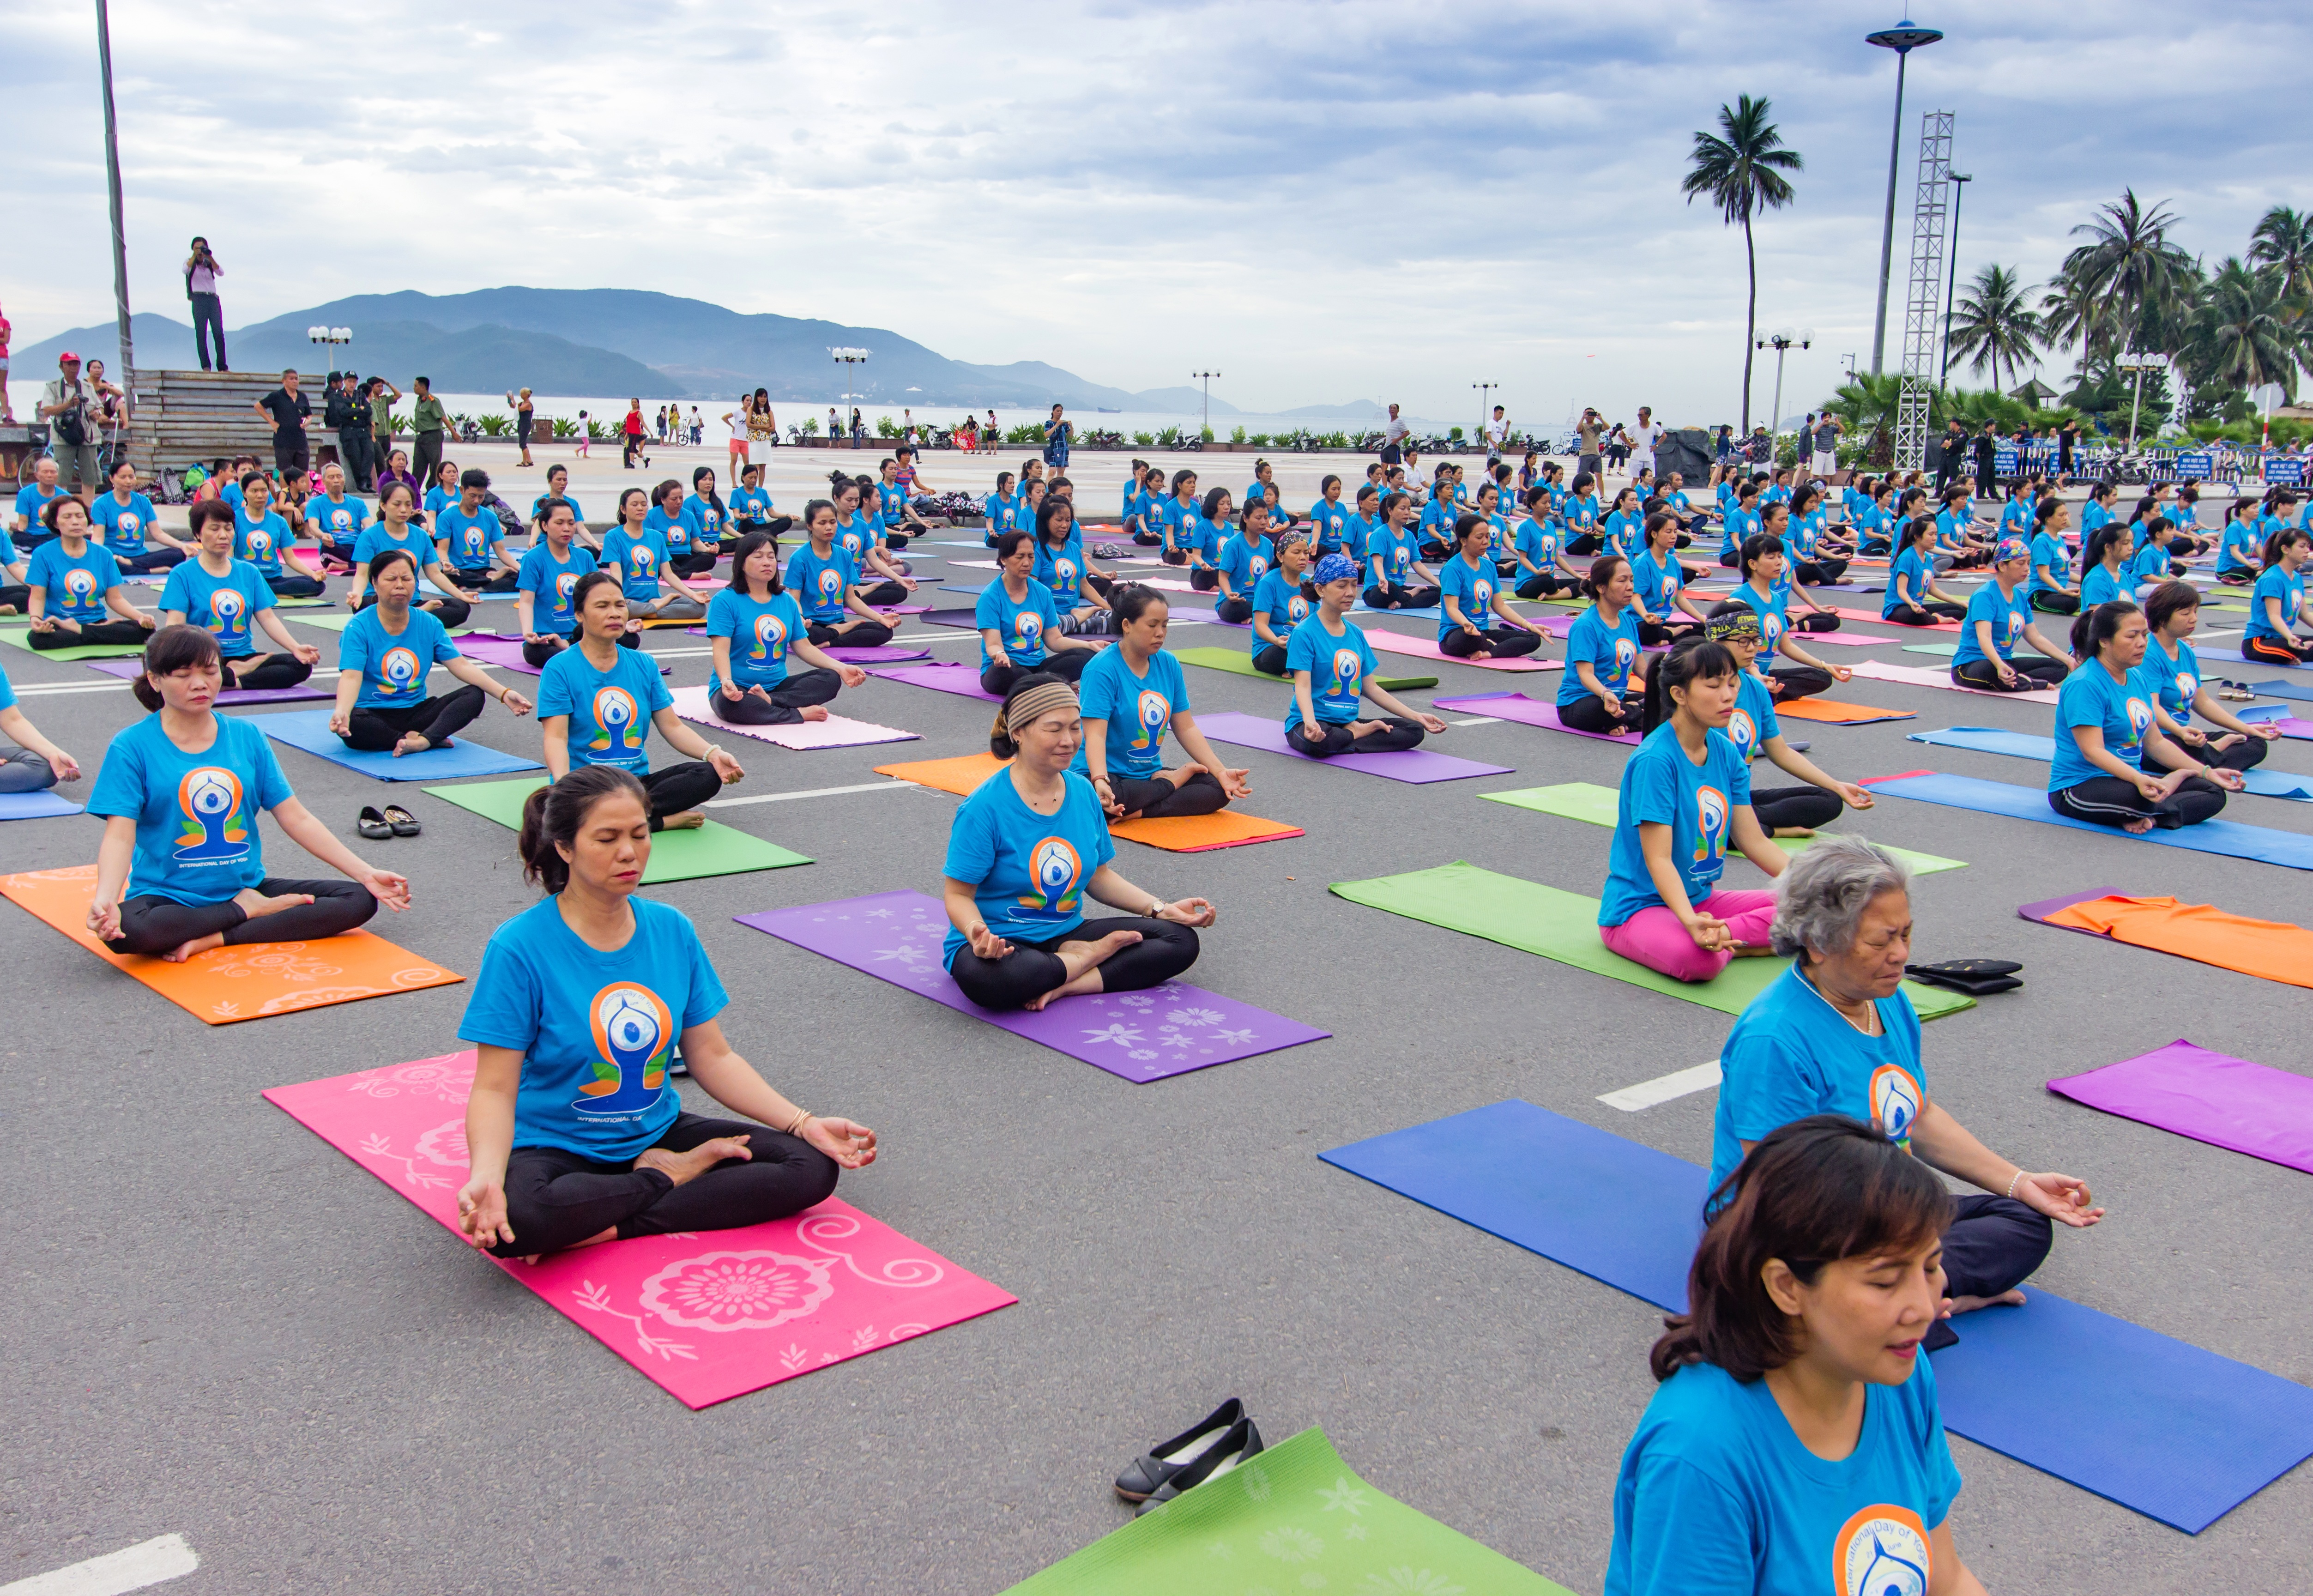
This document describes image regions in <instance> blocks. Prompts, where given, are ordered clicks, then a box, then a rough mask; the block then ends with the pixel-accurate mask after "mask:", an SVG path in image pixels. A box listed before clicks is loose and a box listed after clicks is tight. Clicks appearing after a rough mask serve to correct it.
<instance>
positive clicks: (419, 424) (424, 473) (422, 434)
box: [409, 377, 450, 482]
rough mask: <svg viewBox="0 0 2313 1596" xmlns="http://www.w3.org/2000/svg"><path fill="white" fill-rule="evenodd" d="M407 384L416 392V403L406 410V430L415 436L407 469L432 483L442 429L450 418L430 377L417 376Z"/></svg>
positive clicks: (438, 461)
mask: <svg viewBox="0 0 2313 1596" xmlns="http://www.w3.org/2000/svg"><path fill="white" fill-rule="evenodd" d="M410 386H411V387H412V388H414V389H416V390H417V392H418V402H417V404H416V405H415V406H414V407H412V409H411V410H410V412H409V429H410V430H411V431H412V432H415V433H416V434H417V435H418V447H417V448H416V450H414V451H413V452H412V454H411V458H410V463H409V465H410V471H411V472H413V473H414V474H415V475H416V476H417V478H418V481H421V482H431V481H433V480H434V477H435V473H436V472H439V471H440V470H441V468H442V429H443V428H444V427H447V426H448V425H449V424H450V418H449V415H448V413H447V412H446V411H444V410H443V409H442V401H440V400H438V399H436V398H435V397H434V379H433V378H431V377H418V378H417V379H416V380H415V381H413V382H412V383H411V384H410Z"/></svg>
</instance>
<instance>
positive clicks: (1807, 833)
mask: <svg viewBox="0 0 2313 1596" xmlns="http://www.w3.org/2000/svg"><path fill="white" fill-rule="evenodd" d="M1774 834H1775V835H1776V836H1779V837H1811V836H1813V835H1815V827H1813V826H1811V825H1779V826H1777V827H1776V828H1775V832H1774Z"/></svg>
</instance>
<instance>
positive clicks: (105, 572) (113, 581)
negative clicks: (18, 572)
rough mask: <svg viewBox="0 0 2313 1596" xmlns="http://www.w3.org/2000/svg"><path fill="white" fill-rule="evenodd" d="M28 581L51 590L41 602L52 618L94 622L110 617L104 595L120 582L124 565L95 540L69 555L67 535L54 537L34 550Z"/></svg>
mask: <svg viewBox="0 0 2313 1596" xmlns="http://www.w3.org/2000/svg"><path fill="white" fill-rule="evenodd" d="M24 585H25V586H28V587H43V588H46V589H47V590H48V591H47V592H46V593H45V594H43V595H42V597H41V603H42V607H43V612H44V613H46V614H47V615H48V618H49V619H50V620H52V621H70V622H75V623H77V624H79V625H82V626H93V625H95V624H96V623H97V622H101V621H102V620H104V619H105V617H106V613H107V612H106V608H105V603H104V595H105V594H106V593H107V592H108V591H110V589H112V588H115V587H118V586H120V568H119V566H118V565H116V564H114V563H113V560H112V556H110V554H107V553H106V552H105V551H103V549H101V547H99V546H98V545H97V544H95V543H92V542H86V541H84V542H82V543H81V549H80V552H79V553H78V554H77V555H68V554H66V552H65V541H64V539H62V538H60V537H54V538H50V539H49V540H48V542H45V543H42V544H41V545H40V547H39V548H37V549H35V550H33V551H32V555H31V560H28V561H27V562H26V564H25V568H24Z"/></svg>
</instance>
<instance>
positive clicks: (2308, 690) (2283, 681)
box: [2201, 648, 2313, 704]
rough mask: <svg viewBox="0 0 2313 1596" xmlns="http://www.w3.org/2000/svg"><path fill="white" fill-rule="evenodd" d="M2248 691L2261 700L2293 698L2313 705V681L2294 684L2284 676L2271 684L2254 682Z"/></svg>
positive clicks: (2249, 685) (2204, 651) (2204, 650)
mask: <svg viewBox="0 0 2313 1596" xmlns="http://www.w3.org/2000/svg"><path fill="white" fill-rule="evenodd" d="M2201 652H2202V653H2203V654H2206V653H2207V652H2208V650H2207V649H2206V648H2203V649H2202V650H2201ZM2258 663H2259V664H2263V663H2264V662H2263V661H2261V660H2260V661H2259V662H2258ZM2248 690H2249V691H2250V692H2254V693H2256V695H2257V696H2258V697H2259V698H2293V699H2295V700H2297V701H2299V702H2300V703H2309V704H2313V680H2308V681H2303V682H2292V681H2291V680H2289V679H2288V678H2287V677H2285V676H2283V677H2280V678H2277V679H2276V680H2273V681H2271V682H2252V683H2249V684H2248Z"/></svg>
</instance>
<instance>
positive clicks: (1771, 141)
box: [1679, 94, 1807, 437]
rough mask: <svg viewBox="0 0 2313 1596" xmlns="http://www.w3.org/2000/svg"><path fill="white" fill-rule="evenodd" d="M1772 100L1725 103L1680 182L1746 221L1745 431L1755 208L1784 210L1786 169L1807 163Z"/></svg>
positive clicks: (1746, 427) (1753, 320) (1754, 308)
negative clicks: (1777, 120)
mask: <svg viewBox="0 0 2313 1596" xmlns="http://www.w3.org/2000/svg"><path fill="white" fill-rule="evenodd" d="M1768 104H1769V102H1768V101H1764V100H1754V99H1752V98H1751V96H1749V95H1748V94H1745V95H1742V96H1740V97H1739V98H1737V101H1735V104H1734V107H1733V109H1731V110H1730V109H1728V107H1727V106H1725V105H1721V106H1720V107H1719V132H1718V133H1715V134H1713V133H1697V134H1696V135H1695V136H1694V148H1693V151H1692V152H1691V153H1690V154H1689V155H1688V156H1687V166H1686V176H1685V178H1684V180H1683V181H1681V182H1680V183H1679V191H1680V192H1681V193H1683V194H1684V195H1685V196H1686V202H1687V203H1688V204H1689V205H1693V203H1694V201H1695V197H1696V196H1698V195H1707V196H1708V197H1709V198H1710V200H1711V204H1713V205H1715V206H1717V207H1719V216H1720V217H1721V219H1722V220H1724V221H1725V222H1726V224H1727V225H1728V226H1730V227H1731V226H1733V225H1735V224H1736V223H1737V222H1740V223H1742V224H1743V264H1744V266H1745V268H1746V269H1747V270H1748V271H1749V273H1750V278H1751V293H1750V298H1749V301H1748V303H1747V304H1746V309H1745V311H1744V320H1743V436H1746V437H1747V436H1750V432H1751V357H1752V354H1753V352H1754V351H1755V349H1756V348H1757V346H1758V341H1759V340H1758V331H1759V258H1758V255H1757V252H1756V251H1755V250H1754V248H1753V247H1752V242H1751V217H1752V216H1753V215H1754V214H1755V212H1758V211H1762V210H1781V208H1782V207H1784V206H1787V205H1789V204H1790V202H1791V200H1792V199H1793V198H1795V196H1794V194H1793V192H1792V190H1791V185H1790V181H1788V180H1786V179H1785V178H1784V177H1783V176H1782V174H1783V173H1784V172H1799V171H1801V170H1803V169H1804V168H1805V166H1806V165H1807V163H1806V162H1805V161H1804V160H1802V159H1801V158H1800V156H1799V152H1798V151H1797V150H1795V149H1791V148H1790V147H1788V146H1787V145H1785V144H1784V143H1783V136H1782V134H1781V131H1780V130H1778V129H1777V128H1776V127H1775V125H1774V124H1773V123H1772V122H1771V121H1769V120H1768V119H1767V109H1768Z"/></svg>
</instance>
